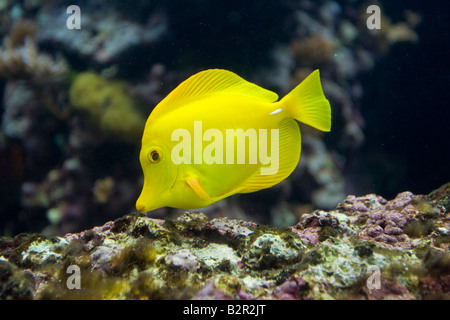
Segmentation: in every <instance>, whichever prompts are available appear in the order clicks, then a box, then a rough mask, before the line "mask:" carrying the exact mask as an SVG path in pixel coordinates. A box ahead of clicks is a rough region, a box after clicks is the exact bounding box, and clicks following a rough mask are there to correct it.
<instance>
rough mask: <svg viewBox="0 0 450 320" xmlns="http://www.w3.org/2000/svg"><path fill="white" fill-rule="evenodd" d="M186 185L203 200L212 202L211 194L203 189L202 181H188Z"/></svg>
mask: <svg viewBox="0 0 450 320" xmlns="http://www.w3.org/2000/svg"><path fill="white" fill-rule="evenodd" d="M186 183H187V184H188V185H189V186H190V187H191V188H192V190H194V192H195V193H196V194H197V195H198V196H199V197H200V198H202V199H203V200H207V201H210V200H211V197H210V196H209V194H208V193H207V192H206V191H205V189H203V187H202V185H201V184H200V181H198V179H187V180H186Z"/></svg>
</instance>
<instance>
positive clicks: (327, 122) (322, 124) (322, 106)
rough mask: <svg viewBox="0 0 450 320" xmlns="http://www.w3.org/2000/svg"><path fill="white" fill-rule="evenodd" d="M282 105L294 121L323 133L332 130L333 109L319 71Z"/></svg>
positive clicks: (284, 99) (300, 85) (312, 74)
mask: <svg viewBox="0 0 450 320" xmlns="http://www.w3.org/2000/svg"><path fill="white" fill-rule="evenodd" d="M280 104H281V105H282V108H283V109H285V110H286V111H287V113H288V114H289V115H290V116H291V117H292V118H294V119H296V120H298V121H300V122H303V123H305V124H307V125H310V126H311V127H314V128H316V129H319V130H322V131H330V130H331V108H330V103H329V102H328V100H327V99H326V98H325V95H324V93H323V90H322V85H321V83H320V75H319V70H315V71H314V72H313V73H311V74H310V75H309V76H308V77H307V78H306V79H305V80H303V81H302V83H300V84H299V85H298V86H297V87H296V88H295V89H294V90H292V91H291V92H289V93H288V94H287V95H286V96H285V97H284V98H283V99H281V101H280Z"/></svg>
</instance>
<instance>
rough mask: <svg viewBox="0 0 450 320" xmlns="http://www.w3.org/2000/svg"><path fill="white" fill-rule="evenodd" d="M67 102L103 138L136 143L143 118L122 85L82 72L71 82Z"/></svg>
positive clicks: (142, 125)
mask: <svg viewBox="0 0 450 320" xmlns="http://www.w3.org/2000/svg"><path fill="white" fill-rule="evenodd" d="M69 99H70V104H71V105H72V107H73V108H74V109H76V110H79V111H81V112H83V113H84V114H85V115H86V116H87V118H88V121H89V123H90V125H91V126H92V127H93V128H95V129H96V130H97V131H99V132H100V133H101V134H102V135H104V136H105V137H111V138H116V139H120V140H122V141H127V142H132V143H137V142H139V141H140V136H141V135H142V131H143V129H144V125H145V117H144V116H143V114H142V112H141V111H140V110H139V108H138V103H137V102H136V101H135V99H133V98H132V97H131V96H130V95H129V94H128V93H127V89H126V86H125V84H124V83H122V82H120V81H114V80H106V79H104V78H102V77H101V76H99V75H97V74H95V73H93V72H82V73H80V74H78V75H76V76H75V78H74V80H73V82H72V85H71V87H70V90H69Z"/></svg>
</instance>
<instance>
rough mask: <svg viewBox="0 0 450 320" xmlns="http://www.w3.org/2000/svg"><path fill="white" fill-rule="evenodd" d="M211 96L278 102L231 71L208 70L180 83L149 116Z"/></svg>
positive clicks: (273, 93) (268, 92) (273, 95)
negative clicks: (222, 95) (234, 95)
mask: <svg viewBox="0 0 450 320" xmlns="http://www.w3.org/2000/svg"><path fill="white" fill-rule="evenodd" d="M213 94H241V95H247V96H251V97H254V98H259V99H262V100H265V101H268V102H274V101H277V100H278V95H277V94H276V93H275V92H272V91H269V90H267V89H264V88H261V87H260V86H258V85H256V84H254V83H251V82H248V81H246V80H244V79H242V78H241V77H240V76H238V75H237V74H235V73H233V72H231V71H227V70H222V69H210V70H205V71H201V72H199V73H196V74H194V75H193V76H191V77H190V78H188V79H187V80H185V81H184V82H182V83H181V84H180V85H179V86H178V87H176V88H175V89H174V90H173V91H172V92H171V93H169V95H167V97H165V98H164V99H163V100H162V101H161V102H160V103H159V104H158V105H157V106H156V107H155V109H154V110H153V112H152V114H151V116H152V117H157V116H160V115H162V114H165V113H167V112H170V111H173V110H175V109H177V108H179V107H182V106H184V105H186V104H188V103H190V102H194V101H196V100H200V99H204V98H206V97H208V96H211V95H213Z"/></svg>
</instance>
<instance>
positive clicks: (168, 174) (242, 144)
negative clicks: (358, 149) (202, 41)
mask: <svg viewBox="0 0 450 320" xmlns="http://www.w3.org/2000/svg"><path fill="white" fill-rule="evenodd" d="M277 100H278V95H277V94H276V93H274V92H271V91H269V90H266V89H263V88H261V87H259V86H257V85H255V84H253V83H250V82H248V81H246V80H244V79H242V78H241V77H239V76H238V75H236V74H234V73H233V72H230V71H226V70H219V69H213V70H206V71H202V72H199V73H197V74H195V75H193V76H191V77H190V78H189V79H187V80H185V81H184V82H183V83H181V84H180V85H179V86H178V87H177V88H176V89H175V90H173V91H172V92H171V93H170V94H169V95H168V96H167V97H166V98H164V99H163V100H162V101H161V102H160V103H159V104H158V105H157V106H156V107H155V109H154V110H153V112H152V113H151V114H150V116H149V118H148V120H147V123H146V125H145V129H144V134H143V137H142V149H141V152H140V162H141V166H142V170H143V172H144V186H143V188H142V192H141V195H140V196H139V198H138V200H137V202H136V208H137V210H140V211H142V212H147V211H150V210H154V209H157V208H160V207H165V206H169V207H175V208H183V209H195V208H202V207H205V206H207V205H209V204H211V203H214V202H216V201H218V200H221V199H223V198H226V197H228V196H231V195H233V194H236V193H248V192H254V191H258V190H261V189H265V188H269V187H271V186H273V185H275V184H277V183H279V182H281V181H282V180H284V179H285V178H287V177H288V176H289V175H290V174H291V173H292V171H293V170H294V169H295V167H296V166H297V164H298V161H299V158H300V148H301V141H300V129H299V126H298V124H297V122H296V121H295V120H298V121H300V122H303V123H305V124H308V125H310V126H312V127H315V128H317V129H319V130H322V131H330V129H331V109H330V104H329V102H328V100H327V99H326V98H325V96H324V94H323V91H322V86H321V83H320V76H319V71H318V70H316V71H314V72H313V73H311V75H309V76H308V78H306V79H305V80H304V81H303V82H302V83H301V84H299V85H298V86H297V87H296V88H295V89H294V90H292V91H291V92H290V93H289V94H287V95H286V96H285V97H284V98H283V99H281V100H280V101H277Z"/></svg>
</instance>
